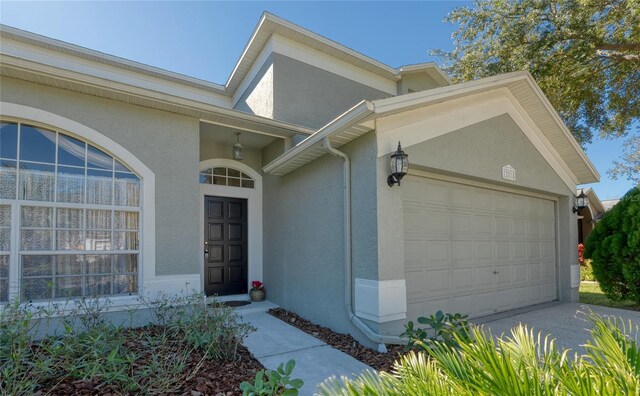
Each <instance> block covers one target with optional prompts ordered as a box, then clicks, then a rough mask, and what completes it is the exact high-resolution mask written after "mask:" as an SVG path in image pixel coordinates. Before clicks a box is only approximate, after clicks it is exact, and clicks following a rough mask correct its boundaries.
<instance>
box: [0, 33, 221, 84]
mask: <svg viewBox="0 0 640 396" xmlns="http://www.w3.org/2000/svg"><path fill="white" fill-rule="evenodd" d="M0 33H1V35H2V43H3V42H5V41H6V40H13V41H18V42H20V43H23V44H26V45H32V46H37V47H40V48H43V49H49V50H52V51H54V52H60V53H66V54H69V55H72V56H74V57H78V58H81V59H85V60H88V61H94V62H96V63H103V64H109V65H113V66H116V67H117V68H118V69H128V70H131V71H137V72H138V73H142V74H147V75H149V76H151V77H158V78H160V79H170V80H172V81H173V82H177V83H179V84H181V85H191V86H194V87H196V88H200V89H204V90H215V91H218V92H217V93H219V94H222V95H226V92H225V87H224V86H223V85H220V84H215V83H212V82H209V81H205V80H201V79H198V78H194V77H190V76H187V75H184V74H180V73H175V72H172V71H168V70H164V69H161V68H158V67H154V66H149V65H145V64H143V63H139V62H135V61H132V60H129V59H125V58H121V57H117V56H114V55H109V54H106V53H103V52H100V51H95V50H92V49H89V48H85V47H81V46H79V45H74V44H71V43H67V42H64V41H61V40H56V39H53V38H51V37H47V36H42V35H39V34H35V33H32V32H29V31H26V30H21V29H17V28H14V27H11V26H7V25H2V24H0ZM2 43H0V45H1V44H2Z"/></svg>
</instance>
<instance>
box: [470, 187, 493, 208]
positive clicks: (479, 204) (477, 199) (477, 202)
mask: <svg viewBox="0 0 640 396" xmlns="http://www.w3.org/2000/svg"><path fill="white" fill-rule="evenodd" d="M493 200H494V199H493V193H492V192H491V191H482V190H476V192H475V195H474V196H473V207H474V209H476V210H478V211H487V212H491V211H492V210H493Z"/></svg>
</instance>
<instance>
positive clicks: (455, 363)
mask: <svg viewBox="0 0 640 396" xmlns="http://www.w3.org/2000/svg"><path fill="white" fill-rule="evenodd" d="M584 316H585V317H586V319H587V320H588V322H590V324H591V325H592V330H591V337H590V340H589V341H587V344H586V345H585V346H584V348H585V350H586V352H585V353H584V354H582V355H578V354H577V353H576V354H574V355H573V357H571V356H570V355H569V350H558V349H557V348H556V346H555V343H554V340H553V339H551V337H550V336H546V337H543V336H542V335H541V334H540V333H538V334H535V333H534V332H533V330H530V329H528V328H527V327H526V326H523V325H519V326H517V327H514V328H513V329H512V330H511V333H510V335H508V336H504V335H503V336H501V337H499V338H497V339H496V338H495V337H494V336H493V335H492V334H491V333H489V332H487V331H485V330H483V329H482V328H481V327H476V326H472V327H471V330H470V335H471V338H472V339H473V341H471V340H469V339H463V338H461V337H459V336H458V335H454V338H456V341H457V343H458V344H459V347H458V348H454V347H451V346H450V345H447V344H446V343H444V342H440V341H436V342H434V343H433V344H432V345H431V346H430V347H429V348H428V353H425V352H424V351H425V350H426V349H425V350H423V351H419V352H416V351H410V352H409V353H408V354H407V355H405V356H403V357H402V358H400V359H399V360H398V361H397V362H396V363H395V365H394V368H393V370H392V372H391V373H387V372H380V373H374V372H365V373H364V374H362V375H360V376H358V377H356V378H354V379H349V378H346V377H343V378H341V379H336V378H333V379H329V380H327V381H325V382H324V383H323V384H321V385H320V392H319V393H320V395H327V396H328V395H331V396H336V395H344V396H347V395H348V396H354V395H380V396H385V395H462V396H467V395H469V396H470V395H481V396H485V395H486V396H489V395H540V396H546V395H548V396H551V395H553V396H555V395H560V396H564V395H585V396H591V395H603V396H605V395H606V396H609V395H612V396H616V395H620V396H622V395H638V394H640V345H639V344H638V325H637V324H635V325H634V324H633V323H632V322H628V323H625V322H623V321H621V320H618V319H616V318H612V317H606V318H603V317H600V316H598V315H596V314H594V313H592V312H587V313H584Z"/></svg>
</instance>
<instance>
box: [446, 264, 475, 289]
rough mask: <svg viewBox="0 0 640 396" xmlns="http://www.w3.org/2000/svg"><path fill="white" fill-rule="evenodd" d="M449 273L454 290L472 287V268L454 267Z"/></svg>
mask: <svg viewBox="0 0 640 396" xmlns="http://www.w3.org/2000/svg"><path fill="white" fill-rule="evenodd" d="M451 275H452V278H453V287H454V288H455V289H456V290H464V289H473V286H474V285H473V268H456V269H454V270H453V271H451Z"/></svg>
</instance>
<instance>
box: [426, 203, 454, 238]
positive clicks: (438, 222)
mask: <svg viewBox="0 0 640 396" xmlns="http://www.w3.org/2000/svg"><path fill="white" fill-rule="evenodd" d="M423 210H424V213H425V216H424V217H423V218H424V219H425V221H424V223H423V224H425V232H426V233H428V234H436V235H442V234H449V232H450V231H451V218H450V215H449V213H448V212H444V211H439V210H436V209H433V208H429V207H425V208H424V209H423Z"/></svg>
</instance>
